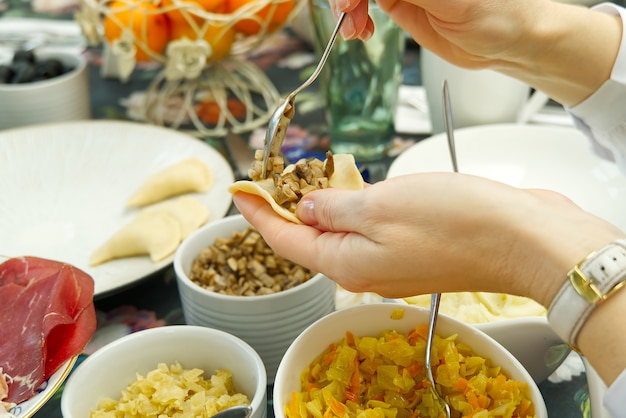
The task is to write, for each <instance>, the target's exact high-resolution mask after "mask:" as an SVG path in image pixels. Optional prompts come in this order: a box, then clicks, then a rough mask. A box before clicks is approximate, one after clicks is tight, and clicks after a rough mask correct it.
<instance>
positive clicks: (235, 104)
mask: <svg viewBox="0 0 626 418" xmlns="http://www.w3.org/2000/svg"><path fill="white" fill-rule="evenodd" d="M226 107H227V108H228V111H229V112H230V114H231V115H233V116H234V117H235V119H238V120H243V118H244V117H245V116H246V105H245V104H243V103H241V102H240V101H239V100H237V99H234V98H228V99H226ZM196 114H197V115H198V117H199V118H200V119H201V120H202V121H203V122H206V123H210V124H213V125H215V124H216V123H217V122H218V121H219V120H220V115H221V114H222V110H221V109H220V106H219V105H218V104H217V102H215V101H209V102H201V103H199V104H198V106H197V107H196Z"/></svg>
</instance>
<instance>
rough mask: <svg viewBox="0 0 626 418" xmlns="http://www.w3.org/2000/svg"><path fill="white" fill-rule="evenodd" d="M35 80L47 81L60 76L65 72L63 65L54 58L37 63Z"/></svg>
mask: <svg viewBox="0 0 626 418" xmlns="http://www.w3.org/2000/svg"><path fill="white" fill-rule="evenodd" d="M36 68H37V78H38V79H41V80H47V79H49V78H53V77H57V76H60V75H61V74H63V73H64V72H65V69H64V68H63V63H62V62H61V61H59V60H58V59H55V58H50V59H46V60H43V61H41V62H39V63H37V66H36Z"/></svg>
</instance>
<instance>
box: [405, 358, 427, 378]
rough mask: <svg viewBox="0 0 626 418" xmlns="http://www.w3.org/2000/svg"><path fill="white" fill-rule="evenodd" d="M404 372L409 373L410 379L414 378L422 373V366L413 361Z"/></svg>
mask: <svg viewBox="0 0 626 418" xmlns="http://www.w3.org/2000/svg"><path fill="white" fill-rule="evenodd" d="M406 371H407V372H409V375H410V376H411V377H415V376H417V375H418V374H420V373H422V372H424V365H423V364H421V363H419V362H417V361H415V362H413V363H411V364H409V365H408V366H407V367H406Z"/></svg>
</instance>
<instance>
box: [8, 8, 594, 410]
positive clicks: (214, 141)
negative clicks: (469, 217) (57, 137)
mask: <svg viewBox="0 0 626 418" xmlns="http://www.w3.org/2000/svg"><path fill="white" fill-rule="evenodd" d="M75 9H76V3H75V2H74V1H73V0H34V1H33V2H32V4H31V3H28V2H23V1H21V0H0V16H2V19H0V37H1V35H2V28H3V27H5V28H6V27H7V26H6V24H7V23H9V22H10V20H11V19H15V18H33V17H34V18H39V19H41V18H43V19H47V20H66V21H67V20H71V17H72V15H73V11H75ZM3 21H4V22H3ZM3 23H4V25H5V26H3ZM1 46H2V45H1V42H0V57H1V52H2V51H1ZM82 53H83V54H84V55H85V56H86V57H87V58H88V60H89V63H90V65H89V79H90V94H91V99H92V114H93V117H94V118H96V119H119V120H141V115H142V110H143V109H142V106H143V103H144V99H145V91H146V88H147V87H148V85H149V84H150V82H151V80H152V79H153V78H154V76H155V74H156V73H157V72H158V71H159V70H160V68H159V67H158V66H155V65H150V64H148V65H144V66H142V67H140V68H138V69H137V70H136V71H135V72H134V73H133V75H132V77H131V79H130V80H129V81H128V82H127V83H121V82H120V81H119V80H117V79H113V78H104V77H102V75H101V65H102V54H101V50H100V49H99V48H94V49H86V50H85V51H84V52H82ZM247 59H248V60H250V61H252V62H254V63H255V64H256V65H258V66H259V67H260V68H261V69H263V70H264V71H265V72H266V74H267V75H268V76H269V78H270V79H271V80H272V81H273V82H274V83H275V85H276V88H277V89H278V91H279V93H280V94H283V93H285V92H288V91H290V90H291V89H293V88H294V87H296V86H297V85H299V84H300V83H301V81H303V80H304V79H305V78H306V77H308V75H309V74H310V72H311V71H312V69H313V66H314V64H315V62H314V55H313V53H312V51H311V49H310V47H309V45H308V44H307V43H306V42H305V41H303V40H302V39H301V38H299V37H298V36H297V35H296V34H295V33H294V32H293V31H291V30H289V29H287V30H283V31H281V32H279V33H277V34H275V35H273V36H272V37H271V38H269V39H268V40H267V41H266V42H265V43H264V44H263V45H262V46H261V47H260V48H258V49H256V50H255V51H253V52H252V53H250V54H249V56H248V57H247ZM420 82H421V80H420V74H419V49H418V48H417V46H416V45H415V44H414V43H413V42H412V41H410V40H407V53H406V58H405V65H404V84H405V87H406V89H405V94H415V93H412V92H415V91H417V92H419V84H420ZM414 88H417V90H412V89H414ZM299 100H301V101H300V102H299V103H298V114H297V115H296V117H295V118H294V120H293V123H292V125H291V127H290V129H289V134H288V144H292V145H293V146H292V149H291V151H292V152H293V155H294V156H298V155H302V154H307V153H319V152H323V151H324V150H325V149H327V148H328V137H327V135H326V126H325V122H324V117H323V112H322V110H321V100H320V96H319V94H318V92H317V89H316V85H315V84H313V86H312V87H311V88H310V89H309V90H307V91H306V92H303V93H301V94H300V95H299ZM405 105H406V103H405ZM418 108H419V106H417V108H416V107H415V106H413V107H411V105H409V106H408V107H406V106H405V107H404V108H403V109H402V111H401V112H404V113H402V115H403V116H402V118H403V119H401V120H400V122H399V123H398V127H399V131H402V133H401V134H399V135H398V137H397V138H396V141H395V142H394V148H393V149H392V150H391V153H390V155H389V156H388V157H387V158H384V159H383V160H381V161H380V162H378V163H373V164H370V165H368V167H367V169H366V170H365V173H366V174H367V175H368V176H369V180H370V181H377V180H380V179H383V178H384V176H385V172H386V168H387V167H388V166H389V163H390V162H391V161H392V160H393V157H394V155H397V154H398V153H400V152H401V151H402V150H403V149H405V148H406V147H407V146H410V145H412V144H413V143H414V142H415V141H418V140H420V139H422V138H424V137H426V136H428V129H429V125H428V121H427V119H426V120H425V119H424V112H423V109H422V110H420V109H418ZM416 111H417V113H415V112H416ZM407 112H408V113H407ZM411 112H413V113H411ZM410 120H414V121H416V122H415V123H411V122H410ZM400 126H401V128H400ZM262 135H263V128H259V129H258V130H256V131H253V132H251V133H249V134H244V135H243V136H244V138H245V139H248V140H249V142H250V144H251V145H252V146H254V147H258V145H259V143H260V142H259V141H262ZM204 140H206V141H207V142H209V143H210V144H211V145H213V146H215V147H216V148H217V149H218V150H220V151H221V152H223V153H224V155H225V156H226V158H227V159H229V161H232V160H233V159H232V158H231V157H232V156H230V155H229V154H228V150H227V149H226V147H224V142H223V138H204ZM177 295H178V292H177V289H176V280H175V277H174V274H173V270H172V269H171V268H168V269H166V270H165V271H162V272H159V273H156V274H154V275H153V276H150V277H148V278H146V279H145V280H143V281H141V282H139V283H138V284H137V285H135V286H134V287H131V288H127V289H123V290H120V291H119V292H116V293H114V294H110V295H107V296H105V297H102V298H101V299H99V300H97V301H96V308H97V309H98V314H99V317H98V319H99V329H98V332H97V333H96V335H95V336H94V338H93V340H92V341H91V343H90V344H89V346H88V347H87V350H86V352H85V354H84V355H82V356H81V359H83V358H85V356H87V355H88V354H89V353H92V352H93V351H95V350H96V349H97V348H98V347H100V346H102V345H103V344H106V343H107V342H109V341H111V339H114V338H119V337H120V336H122V335H125V334H127V333H129V332H133V331H137V330H140V329H145V328H150V327H156V326H164V325H171V324H180V323H184V318H183V315H182V311H181V306H180V300H179V299H178V297H177ZM77 364H80V359H79V361H78V362H77ZM94 378H97V377H94ZM540 389H541V392H542V393H543V395H544V398H545V400H546V403H547V405H548V412H549V414H550V416H554V417H568V418H576V417H587V416H589V415H588V393H587V387H586V380H585V374H584V371H583V369H582V368H581V366H580V360H579V359H578V358H577V357H576V356H575V355H574V356H573V357H571V358H570V359H569V360H568V361H567V362H566V364H565V366H562V367H561V368H560V369H559V370H558V371H557V373H555V375H553V376H551V378H550V379H548V380H546V381H545V382H543V383H541V384H540ZM62 392H63V387H61V388H60V389H59V390H58V391H57V393H56V394H55V395H54V396H53V397H52V399H51V400H50V401H48V402H47V403H46V404H45V405H44V406H43V408H42V409H41V410H40V411H39V412H37V413H36V414H35V417H39V418H56V417H61V412H60V399H61V396H62ZM268 393H269V394H270V397H271V388H269V389H268ZM268 402H270V403H271V399H269V400H268ZM268 412H269V414H270V416H273V412H272V409H271V407H270V408H268Z"/></svg>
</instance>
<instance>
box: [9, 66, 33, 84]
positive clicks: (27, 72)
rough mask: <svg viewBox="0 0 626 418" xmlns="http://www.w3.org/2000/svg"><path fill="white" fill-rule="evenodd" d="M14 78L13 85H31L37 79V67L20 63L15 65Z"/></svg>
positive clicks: (12, 79)
mask: <svg viewBox="0 0 626 418" xmlns="http://www.w3.org/2000/svg"><path fill="white" fill-rule="evenodd" d="M13 71H14V74H13V78H11V83H14V84H17V83H29V82H31V81H33V80H34V79H35V75H36V74H37V72H36V70H35V66H34V65H33V64H31V63H29V62H25V61H18V62H15V63H13Z"/></svg>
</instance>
